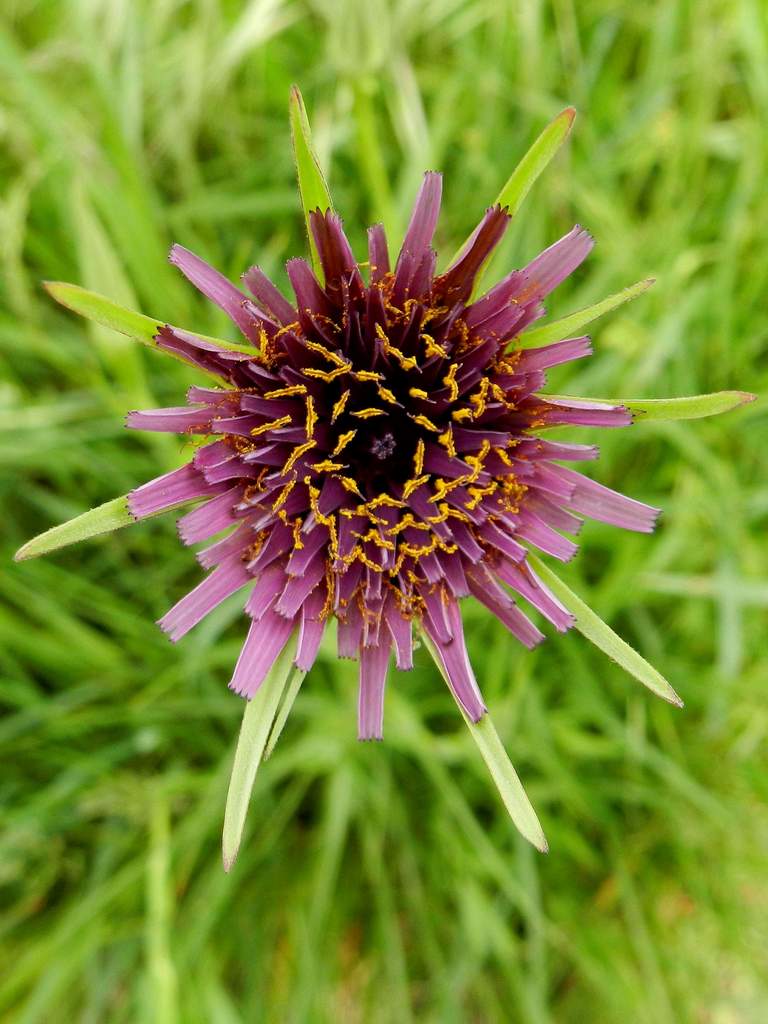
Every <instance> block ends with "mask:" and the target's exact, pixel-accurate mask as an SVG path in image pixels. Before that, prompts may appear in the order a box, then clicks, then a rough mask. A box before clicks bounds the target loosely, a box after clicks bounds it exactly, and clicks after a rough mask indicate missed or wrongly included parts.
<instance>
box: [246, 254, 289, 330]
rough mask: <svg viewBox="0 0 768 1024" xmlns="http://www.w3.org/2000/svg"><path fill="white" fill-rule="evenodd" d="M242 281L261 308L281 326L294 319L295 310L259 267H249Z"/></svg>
mask: <svg viewBox="0 0 768 1024" xmlns="http://www.w3.org/2000/svg"><path fill="white" fill-rule="evenodd" d="M243 281H244V283H245V285H246V287H247V288H248V290H249V291H250V292H251V294H252V295H253V297H254V298H255V299H256V301H257V302H258V304H259V305H260V306H261V308H262V309H263V310H264V311H265V312H266V313H268V314H269V315H270V316H272V317H274V319H275V320H277V322H278V323H279V324H281V325H282V326H283V327H285V326H287V325H288V324H292V323H294V322H295V320H296V310H295V309H294V308H293V306H292V305H291V304H290V302H289V301H288V299H286V298H285V297H284V296H283V294H282V292H280V291H279V290H278V289H277V288H276V287H275V285H274V284H272V282H271V281H270V279H269V278H268V277H267V275H266V274H265V273H264V271H263V270H262V269H261V267H251V268H250V269H249V270H246V272H245V273H244V274H243Z"/></svg>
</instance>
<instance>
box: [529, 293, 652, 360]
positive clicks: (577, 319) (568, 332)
mask: <svg viewBox="0 0 768 1024" xmlns="http://www.w3.org/2000/svg"><path fill="white" fill-rule="evenodd" d="M653 283H654V278H652V277H648V278H646V279H645V280H644V281H638V282H637V284H631V285H630V286H629V287H628V288H623V289H622V290H621V291H620V292H616V294H615V295H609V296H608V298H607V299H602V301H600V302H596V303H595V304H594V305H592V306H587V307H586V308H585V309H578V310H576V312H575V313H569V314H568V316H564V317H561V319H560V320H554V321H553V322H552V323H550V324H544V326H543V327H534V328H533V330H531V331H525V332H524V333H523V334H521V335H520V338H519V340H520V343H521V344H522V345H523V347H524V348H536V347H537V346H540V345H551V344H552V343H553V342H555V341H562V340H563V339H564V338H568V337H571V336H572V335H574V334H575V333H576V332H577V331H579V330H581V328H582V327H584V326H585V325H586V324H589V323H592V321H593V320H597V318H598V317H600V316H603V315H604V314H605V313H610V312H611V310H612V309H616V308H617V306H621V305H623V304H624V303H625V302H629V301H630V299H635V298H637V296H638V295H642V294H643V292H645V291H648V289H649V288H650V287H651V285H652V284H653Z"/></svg>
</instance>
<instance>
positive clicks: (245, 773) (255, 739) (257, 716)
mask: <svg viewBox="0 0 768 1024" xmlns="http://www.w3.org/2000/svg"><path fill="white" fill-rule="evenodd" d="M292 661H293V644H292V643H291V640H290V639H289V640H288V643H287V644H286V645H285V647H284V648H283V650H282V652H281V653H280V654H279V655H278V656H277V658H276V659H275V662H274V664H273V666H272V668H271V669H270V671H269V673H268V675H267V677H266V679H265V680H264V682H263V683H262V684H261V686H260V687H259V689H258V690H257V691H256V694H255V696H254V697H253V698H252V699H251V700H249V701H248V703H247V704H246V706H245V712H244V713H243V723H242V725H241V727H240V736H239V737H238V740H237V749H236V750H235V761H234V764H233V766H232V775H231V777H230V780H229V789H228V791H227V806H226V809H225V811H224V832H223V834H222V857H223V860H224V870H225V871H229V870H230V869H231V867H232V865H233V864H234V863H235V859H236V857H237V853H238V850H239V849H240V840H241V839H242V837H243V827H244V826H245V816H246V813H247V811H248V803H249V801H250V799H251V792H252V790H253V784H254V782H255V780H256V772H257V771H258V768H259V764H260V763H261V760H262V755H263V753H264V748H265V746H266V743H267V737H268V736H269V733H270V730H271V729H272V724H273V722H274V721H275V716H276V714H277V709H278V705H279V704H280V698H281V697H282V695H283V691H284V690H285V685H286V682H287V680H288V675H289V673H290V671H291V663H292Z"/></svg>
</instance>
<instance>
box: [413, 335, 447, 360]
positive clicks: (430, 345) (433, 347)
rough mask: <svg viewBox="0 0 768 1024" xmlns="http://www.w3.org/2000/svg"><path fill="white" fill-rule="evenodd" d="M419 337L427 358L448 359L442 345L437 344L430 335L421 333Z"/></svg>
mask: <svg viewBox="0 0 768 1024" xmlns="http://www.w3.org/2000/svg"><path fill="white" fill-rule="evenodd" d="M419 337H420V338H421V340H422V341H423V342H424V349H425V351H426V353H427V356H428V357H430V358H431V357H432V356H442V357H443V359H447V358H448V353H447V352H446V351H445V349H444V348H443V347H442V345H438V344H437V342H436V341H435V339H434V338H433V337H432V335H431V334H425V333H422V334H420V335H419Z"/></svg>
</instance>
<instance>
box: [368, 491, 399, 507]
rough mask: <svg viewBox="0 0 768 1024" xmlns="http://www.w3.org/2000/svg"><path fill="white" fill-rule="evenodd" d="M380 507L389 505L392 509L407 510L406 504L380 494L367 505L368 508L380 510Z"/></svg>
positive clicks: (387, 495)
mask: <svg viewBox="0 0 768 1024" xmlns="http://www.w3.org/2000/svg"><path fill="white" fill-rule="evenodd" d="M380 505H388V506H389V507H390V508H405V502H403V501H398V499H397V498H392V497H390V495H389V494H379V495H378V496H377V497H375V498H371V500H370V501H369V502H368V503H367V505H366V508H369V509H370V508H379V506H380Z"/></svg>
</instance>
